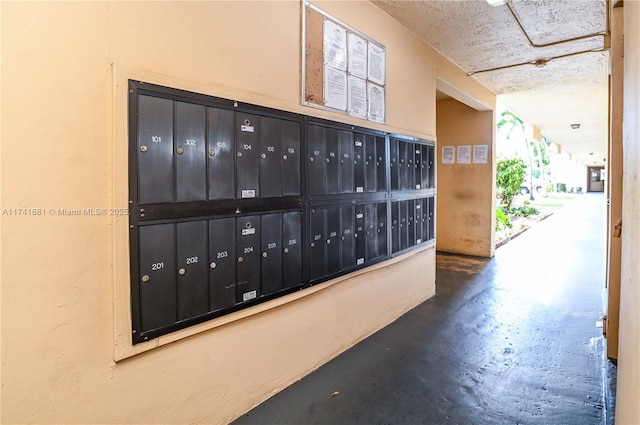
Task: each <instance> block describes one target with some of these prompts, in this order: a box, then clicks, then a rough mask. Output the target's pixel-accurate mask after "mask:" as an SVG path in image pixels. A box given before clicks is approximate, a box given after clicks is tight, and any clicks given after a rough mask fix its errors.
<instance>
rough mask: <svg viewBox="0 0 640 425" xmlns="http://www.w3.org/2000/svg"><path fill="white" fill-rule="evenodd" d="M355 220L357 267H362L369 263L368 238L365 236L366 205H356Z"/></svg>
mask: <svg viewBox="0 0 640 425" xmlns="http://www.w3.org/2000/svg"><path fill="white" fill-rule="evenodd" d="M354 210H355V219H354V228H355V230H354V235H353V237H354V240H355V252H356V266H360V265H362V264H364V263H365V262H366V261H367V238H366V235H365V226H366V224H365V217H364V215H365V210H364V205H356V206H355V207H354Z"/></svg>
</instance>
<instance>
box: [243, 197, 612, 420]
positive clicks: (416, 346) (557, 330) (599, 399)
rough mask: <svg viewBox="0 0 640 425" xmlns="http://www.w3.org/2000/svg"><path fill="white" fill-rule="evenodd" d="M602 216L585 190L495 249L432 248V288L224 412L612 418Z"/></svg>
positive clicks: (255, 416)
mask: <svg viewBox="0 0 640 425" xmlns="http://www.w3.org/2000/svg"><path fill="white" fill-rule="evenodd" d="M605 217H606V206H605V199H604V196H603V195H602V194H585V195H581V196H580V197H578V199H577V200H576V201H574V202H573V203H572V204H570V205H568V206H566V207H565V208H563V209H561V210H559V211H558V212H556V214H554V215H553V216H551V217H549V218H548V219H547V220H545V221H543V222H541V223H540V224H538V225H537V226H536V227H534V228H532V229H530V230H528V231H527V232H525V233H523V234H522V235H520V236H519V237H517V238H516V239H514V240H512V241H510V242H509V243H508V244H506V245H504V246H502V247H501V248H499V249H498V250H497V252H496V256H495V258H493V259H490V260H489V259H480V258H472V257H464V256H454V255H446V254H441V255H438V258H437V266H438V268H437V278H436V280H437V294H436V296H434V297H433V298H431V299H429V300H428V301H426V302H424V303H423V304H421V305H419V306H418V307H416V308H415V309H413V310H411V311H410V312H408V313H407V314H405V315H404V316H403V317H401V318H400V319H398V320H397V321H396V322H394V323H392V324H391V325H389V326H387V327H386V328H384V329H382V330H380V331H379V332H377V333H375V334H374V335H372V336H371V337H369V338H367V339H366V340H364V341H362V342H361V343H359V344H357V345H356V346H355V347H353V348H352V349H350V350H348V351H346V352H345V353H343V354H342V355H340V356H338V357H337V358H335V359H334V360H332V361H331V362H329V363H327V364H326V365H324V366H322V367H321V368H320V369H318V370H317V371H316V372H314V373H312V374H311V375H309V376H307V377H306V378H304V379H302V380H301V381H299V382H297V383H295V384H293V385H291V386H290V387H289V388H287V389H286V390H284V391H282V392H281V393H279V394H277V395H275V396H274V397H272V398H271V399H269V400H268V401H266V402H265V403H263V404H262V405H260V406H258V407H257V408H255V409H253V410H251V411H250V412H248V413H247V414H245V415H244V416H242V417H241V418H239V419H238V420H237V421H236V422H234V423H235V424H236V425H246V424H262V425H264V424H491V425H495V424H576V425H578V424H579V425H588V424H606V423H613V417H612V414H613V400H614V398H615V394H613V393H614V392H615V391H614V390H612V387H613V384H612V385H609V381H610V380H611V381H612V382H613V380H615V366H613V365H612V364H611V363H610V362H609V361H608V360H606V358H605V356H604V344H605V341H604V340H603V338H602V333H601V330H600V329H598V328H596V322H597V321H598V320H600V318H601V316H602V313H603V308H604V307H603V305H604V303H603V293H604V292H603V289H604V281H605V269H604V261H605V245H604V243H605ZM398 284H401V282H398Z"/></svg>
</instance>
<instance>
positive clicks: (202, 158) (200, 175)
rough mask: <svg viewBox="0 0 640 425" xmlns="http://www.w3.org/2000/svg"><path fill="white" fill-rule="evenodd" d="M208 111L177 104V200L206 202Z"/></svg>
mask: <svg viewBox="0 0 640 425" xmlns="http://www.w3.org/2000/svg"><path fill="white" fill-rule="evenodd" d="M205 126H206V108H205V107H204V106H201V105H194V104H193V103H185V102H176V140H175V149H174V151H175V162H176V201H178V202H185V201H204V200H206V199H207V161H206V158H207V157H206V151H205V149H206V146H205Z"/></svg>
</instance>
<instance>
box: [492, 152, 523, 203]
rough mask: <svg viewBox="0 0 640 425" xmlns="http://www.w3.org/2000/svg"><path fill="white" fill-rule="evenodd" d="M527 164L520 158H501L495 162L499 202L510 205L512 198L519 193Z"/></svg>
mask: <svg viewBox="0 0 640 425" xmlns="http://www.w3.org/2000/svg"><path fill="white" fill-rule="evenodd" d="M526 172H527V166H526V165H525V163H524V161H523V160H522V159H521V158H507V159H501V160H499V161H498V164H497V175H496V184H497V186H498V192H499V193H500V195H501V198H502V199H501V202H502V203H503V204H504V205H506V206H507V208H509V207H511V203H512V202H513V198H514V197H515V196H516V195H517V194H519V193H520V186H522V182H524V178H525V174H526Z"/></svg>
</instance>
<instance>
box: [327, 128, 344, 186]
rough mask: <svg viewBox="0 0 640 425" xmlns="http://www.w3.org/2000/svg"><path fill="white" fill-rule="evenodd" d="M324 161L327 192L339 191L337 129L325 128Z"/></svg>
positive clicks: (338, 143) (338, 141)
mask: <svg viewBox="0 0 640 425" xmlns="http://www.w3.org/2000/svg"><path fill="white" fill-rule="evenodd" d="M326 131H327V132H326V139H325V140H326V144H325V147H326V150H325V156H326V158H325V162H326V166H327V194H329V195H333V194H338V193H340V182H341V179H340V139H339V133H338V130H336V129H333V128H327V130H326Z"/></svg>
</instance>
